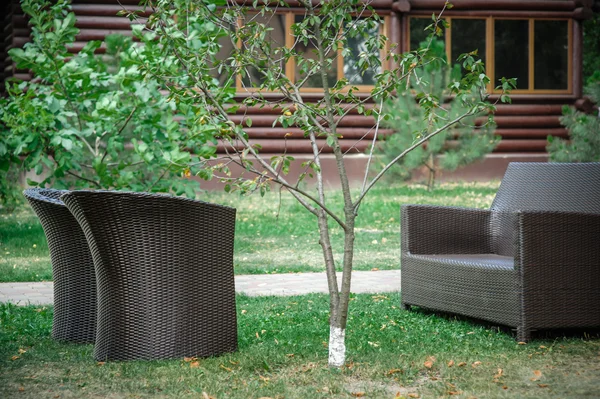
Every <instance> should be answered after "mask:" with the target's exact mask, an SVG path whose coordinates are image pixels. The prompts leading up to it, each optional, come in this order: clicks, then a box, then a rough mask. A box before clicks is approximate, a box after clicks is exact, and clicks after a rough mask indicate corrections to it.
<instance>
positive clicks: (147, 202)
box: [61, 191, 237, 361]
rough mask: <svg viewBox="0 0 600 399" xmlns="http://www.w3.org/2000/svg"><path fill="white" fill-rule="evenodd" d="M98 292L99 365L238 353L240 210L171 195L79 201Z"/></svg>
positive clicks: (75, 209) (72, 201)
mask: <svg viewBox="0 0 600 399" xmlns="http://www.w3.org/2000/svg"><path fill="white" fill-rule="evenodd" d="M61 199H62V200H63V201H64V203H65V204H66V206H67V207H68V208H69V210H70V211H71V212H72V214H73V215H74V216H75V218H76V219H77V221H78V222H79V223H80V225H81V227H82V229H83V231H84V233H85V235H86V238H87V241H88V244H89V246H90V249H91V253H92V257H93V259H94V265H95V268H96V276H97V282H98V323H97V329H98V331H97V335H96V345H95V348H94V357H95V359H97V360H101V361H104V360H133V359H166V358H177V357H179V358H181V357H184V356H190V357H191V356H202V357H205V356H212V355H218V354H221V353H224V352H230V351H234V350H236V349H237V323H236V307H235V285H234V284H235V283H234V276H233V240H234V230H235V213H236V211H235V209H233V208H229V207H224V206H220V205H214V204H209V203H205V202H201V201H194V200H189V199H185V198H179V197H171V196H167V195H157V194H145V193H125V192H114V191H112V192H111V191H73V192H70V193H67V194H65V195H63V196H62V197H61Z"/></svg>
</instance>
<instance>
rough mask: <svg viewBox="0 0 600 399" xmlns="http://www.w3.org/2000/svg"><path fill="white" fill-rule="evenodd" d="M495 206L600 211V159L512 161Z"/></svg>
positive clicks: (494, 207) (514, 208) (598, 212)
mask: <svg viewBox="0 0 600 399" xmlns="http://www.w3.org/2000/svg"><path fill="white" fill-rule="evenodd" d="M491 209H492V210H497V211H518V210H538V211H565V212H582V213H595V214H600V162H594V163H545V162H544V163H542V162H513V163H510V164H509V165H508V169H506V174H505V175H504V178H503V179H502V183H501V184H500V188H499V189H498V193H497V194H496V198H495V199H494V202H493V203H492V206H491Z"/></svg>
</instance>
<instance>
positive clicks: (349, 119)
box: [229, 115, 375, 127]
mask: <svg viewBox="0 0 600 399" xmlns="http://www.w3.org/2000/svg"><path fill="white" fill-rule="evenodd" d="M229 119H230V120H231V121H232V122H234V123H237V124H241V125H244V126H246V120H247V119H251V120H252V126H253V127H273V122H275V120H276V119H277V116H275V115H256V116H252V115H247V116H245V115H231V116H230V117H229ZM336 120H339V119H337V118H336ZM322 122H323V124H325V121H322ZM373 125H375V120H374V118H371V117H365V116H362V115H348V116H346V117H345V118H344V119H343V120H342V121H340V122H339V126H340V127H372V126H373ZM276 126H281V124H279V123H277V124H276Z"/></svg>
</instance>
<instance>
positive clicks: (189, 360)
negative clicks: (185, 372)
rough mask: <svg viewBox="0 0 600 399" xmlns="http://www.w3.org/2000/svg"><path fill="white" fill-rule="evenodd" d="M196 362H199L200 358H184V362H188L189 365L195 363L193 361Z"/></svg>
mask: <svg viewBox="0 0 600 399" xmlns="http://www.w3.org/2000/svg"><path fill="white" fill-rule="evenodd" d="M195 360H198V358H197V357H184V358H183V361H184V362H188V363H189V362H193V361H195Z"/></svg>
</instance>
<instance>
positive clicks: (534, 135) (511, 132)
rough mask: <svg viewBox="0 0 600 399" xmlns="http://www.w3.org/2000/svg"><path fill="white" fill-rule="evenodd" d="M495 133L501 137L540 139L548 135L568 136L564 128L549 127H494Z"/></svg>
mask: <svg viewBox="0 0 600 399" xmlns="http://www.w3.org/2000/svg"><path fill="white" fill-rule="evenodd" d="M495 134H497V135H498V136H500V137H502V139H542V138H546V137H548V136H555V137H561V138H565V137H569V132H568V130H567V129H564V128H550V129H496V131H495Z"/></svg>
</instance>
